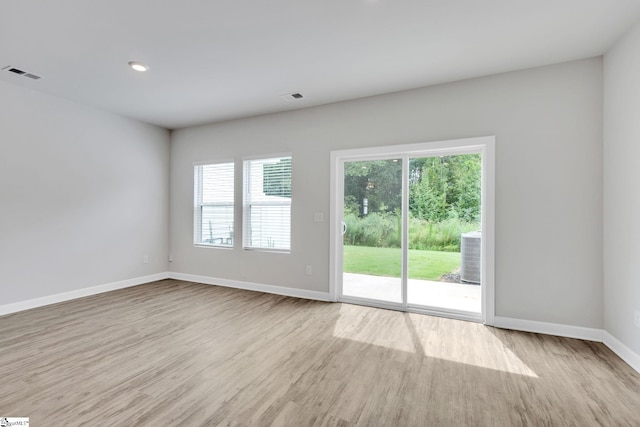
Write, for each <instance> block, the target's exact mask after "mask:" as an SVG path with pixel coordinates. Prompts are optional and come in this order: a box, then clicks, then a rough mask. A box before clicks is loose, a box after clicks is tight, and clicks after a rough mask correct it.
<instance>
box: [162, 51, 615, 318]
mask: <svg viewBox="0 0 640 427" xmlns="http://www.w3.org/2000/svg"><path fill="white" fill-rule="evenodd" d="M602 99H603V95H602V61H601V59H600V58H596V59H590V60H584V61H577V62H571V63H565V64H560V65H554V66H549V67H543V68H537V69H531V70H525V71H519V72H513V73H506V74H500V75H495V76H490V77H485V78H479V79H473V80H467V81H462V82H456V83H451V84H445V85H440V86H433V87H428V88H422V89H417V90H411V91H406V92H400V93H394V94H389V95H383V96H377V97H371V98H366V99H360V100H354V101H348V102H342V103H337V104H332V105H327V106H322V107H316V108H310V109H306V110H298V111H293V112H286V113H278V114H272V115H265V116H260V117H254V118H249V119H242V120H236V121H230V122H225V123H219V124H212V125H207V126H201V127H194V128H186V129H182V130H178V131H175V132H173V134H172V143H171V186H170V194H171V211H170V218H171V225H170V231H171V247H172V252H173V256H174V262H173V263H172V265H171V270H172V271H174V272H179V273H187V274H195V275H202V276H210V277H217V278H224V279H231V280H241V281H248V282H257V283H264V284H271V285H279V286H287V287H292V288H298V289H305V290H313V291H320V292H328V288H329V273H328V270H329V231H328V222H325V223H314V222H313V212H316V211H318V212H324V213H325V218H328V213H329V212H328V211H329V152H330V150H335V149H346V148H358V147H368V146H376V145H389V144H404V143H412V142H424V141H436V140H443V139H454V138H463V137H473V136H485V135H495V136H496V138H497V139H496V164H497V170H496V200H497V206H496V226H497V235H496V244H497V250H496V314H497V315H498V316H504V317H513V318H519V319H529V320H536V321H542V322H552V323H560V324H566V325H576V326H583V327H589V328H602V326H603V319H602V293H603V291H602V280H603V275H602V274H603V273H602ZM289 151H290V152H293V193H294V198H293V208H292V212H293V219H292V227H293V231H292V233H293V236H292V251H291V254H290V255H283V254H274V253H265V252H257V251H243V250H241V249H239V248H236V249H234V250H222V249H203V248H195V247H194V246H193V244H192V235H193V231H192V227H193V212H192V209H193V162H195V161H211V160H217V159H230V158H235V159H236V160H239V159H241V158H242V156H247V155H256V154H270V153H280V152H289ZM238 166H239V164H238ZM240 184H241V181H237V187H238V189H237V195H238V198H237V200H241V198H240V196H241V185H240ZM240 224H241V221H240V217H239V216H238V217H237V218H236V227H237V228H239V227H240ZM305 264H312V265H313V267H314V270H313V271H314V274H313V276H306V275H305V269H304V265H305Z"/></svg>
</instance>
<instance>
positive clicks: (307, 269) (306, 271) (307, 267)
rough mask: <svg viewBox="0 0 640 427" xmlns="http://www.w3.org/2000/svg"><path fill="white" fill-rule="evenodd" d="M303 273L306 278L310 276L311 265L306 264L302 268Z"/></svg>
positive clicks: (311, 271) (311, 272)
mask: <svg viewBox="0 0 640 427" xmlns="http://www.w3.org/2000/svg"><path fill="white" fill-rule="evenodd" d="M304 271H305V273H307V276H311V275H312V274H313V270H312V269H311V265H309V264H307V265H306V266H305V268H304Z"/></svg>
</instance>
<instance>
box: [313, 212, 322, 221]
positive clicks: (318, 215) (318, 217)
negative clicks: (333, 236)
mask: <svg viewBox="0 0 640 427" xmlns="http://www.w3.org/2000/svg"><path fill="white" fill-rule="evenodd" d="M313 221H314V222H324V213H322V212H314V213H313Z"/></svg>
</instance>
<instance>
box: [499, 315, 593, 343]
mask: <svg viewBox="0 0 640 427" xmlns="http://www.w3.org/2000/svg"><path fill="white" fill-rule="evenodd" d="M493 326H495V327H496V328H502V329H513V330H516V331H525V332H535V333H538V334H546V335H557V336H559V337H567V338H578V339H581V340H587V341H596V342H602V338H603V330H602V329H594V328H584V327H582V326H570V325H562V324H558V323H547V322H536V321H534V320H523V319H513V318H510V317H499V316H496V317H495V319H494V324H493Z"/></svg>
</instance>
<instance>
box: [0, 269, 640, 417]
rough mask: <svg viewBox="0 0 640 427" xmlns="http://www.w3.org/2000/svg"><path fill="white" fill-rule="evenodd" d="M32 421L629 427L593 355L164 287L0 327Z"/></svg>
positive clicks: (501, 335) (626, 392)
mask: <svg viewBox="0 0 640 427" xmlns="http://www.w3.org/2000/svg"><path fill="white" fill-rule="evenodd" d="M0 416H1V417H5V416H13V417H30V422H31V425H32V426H45V425H46V426H53V425H60V426H215V425H221V426H226V425H233V426H236V425H238V426H296V427H297V426H316V425H317V426H355V425H358V426H525V425H529V426H592V425H603V426H640V375H639V374H638V373H637V372H635V371H634V370H633V369H632V368H630V367H629V366H628V365H626V364H625V363H624V362H623V361H622V360H621V359H619V358H618V357H617V356H616V355H615V354H614V353H613V352H611V351H610V350H609V349H607V348H606V347H605V346H604V345H602V344H599V343H593V342H586V341H580V340H575V339H568V338H559V337H552V336H545V335H537V334H531V333H524V332H514V331H506V330H500V329H495V328H490V327H486V326H483V325H480V324H476V323H468V322H462V321H457V320H450V319H443V318H436V317H429V316H423V315H418V314H407V313H400V312H394V311H387V310H380V309H375V308H369V307H361V306H356V305H348V304H339V303H333V304H332V303H323V302H317V301H308V300H302V299H296V298H289V297H283V296H278V295H269V294H263V293H258V292H248V291H242V290H236V289H229V288H223V287H216V286H209V285H201V284H194V283H187V282H181V281H176V280H164V281H160V282H155V283H150V284H146V285H142V286H137V287H133V288H128V289H123V290H119V291H114V292H109V293H105V294H101V295H96V296H91V297H87V298H82V299H78V300H74V301H69V302H65V303H60V304H56V305H51V306H47V307H42V308H37V309H33V310H29V311H24V312H20V313H15V314H11V315H7V316H3V317H0Z"/></svg>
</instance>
